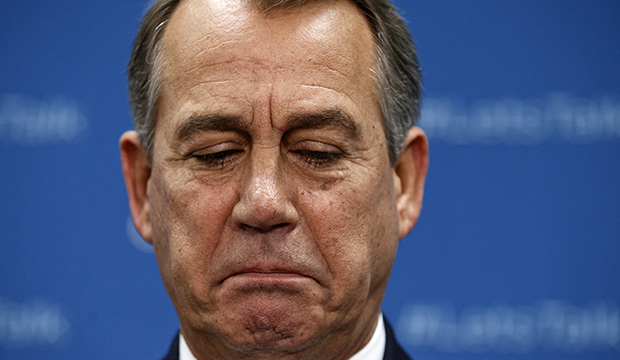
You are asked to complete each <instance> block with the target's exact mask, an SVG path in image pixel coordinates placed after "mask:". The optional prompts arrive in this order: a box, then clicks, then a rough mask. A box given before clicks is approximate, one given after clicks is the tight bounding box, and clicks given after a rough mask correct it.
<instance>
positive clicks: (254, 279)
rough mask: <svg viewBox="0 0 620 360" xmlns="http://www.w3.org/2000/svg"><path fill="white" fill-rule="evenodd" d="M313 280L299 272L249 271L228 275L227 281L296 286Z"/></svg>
mask: <svg viewBox="0 0 620 360" xmlns="http://www.w3.org/2000/svg"><path fill="white" fill-rule="evenodd" d="M309 280H312V279H311V278H309V277H307V276H304V275H300V274H297V273H260V272H247V273H239V274H235V275H233V276H230V277H228V278H227V279H226V280H225V281H228V282H232V283H236V284H246V285H249V284H264V285H269V284H272V285H288V286H295V285H296V284H300V283H303V282H307V281H309Z"/></svg>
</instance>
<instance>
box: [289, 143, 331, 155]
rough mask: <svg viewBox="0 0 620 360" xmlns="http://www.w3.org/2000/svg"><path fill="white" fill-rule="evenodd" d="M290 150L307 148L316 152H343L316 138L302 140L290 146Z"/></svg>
mask: <svg viewBox="0 0 620 360" xmlns="http://www.w3.org/2000/svg"><path fill="white" fill-rule="evenodd" d="M291 150H293V151H295V150H309V151H317V152H330V153H343V151H342V150H341V149H340V148H339V147H337V146H335V145H331V144H327V143H324V142H321V141H316V140H302V141H299V142H297V143H295V144H294V145H293V146H291Z"/></svg>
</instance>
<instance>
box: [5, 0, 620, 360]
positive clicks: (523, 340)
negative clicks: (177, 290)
mask: <svg viewBox="0 0 620 360" xmlns="http://www.w3.org/2000/svg"><path fill="white" fill-rule="evenodd" d="M145 2H146V1H144V0H131V1H129V0H108V1H83V0H58V1H42V0H21V1H2V2H0V359H82V358H88V359H112V358H119V359H156V358H158V357H159V356H161V355H163V354H164V353H165V351H166V349H167V347H168V345H169V342H170V340H171V338H172V336H173V335H174V334H175V333H176V331H177V328H178V324H177V319H176V314H175V312H174V309H173V307H172V305H171V303H170V301H169V300H168V297H167V295H166V293H165V290H164V288H163V285H162V283H161V280H160V278H159V272H158V269H157V265H156V262H155V257H154V256H153V254H152V249H151V248H150V247H149V246H147V245H146V244H144V243H143V242H141V240H140V239H139V238H137V235H136V233H135V231H134V230H133V228H132V227H131V225H130V224H129V225H128V219H129V210H128V205H127V200H126V194H125V188H124V184H123V181H122V176H121V170H120V163H119V157H120V155H119V150H118V145H117V144H118V138H119V136H120V135H121V134H122V133H123V132H124V131H125V130H128V129H130V128H131V127H132V121H131V116H130V112H129V107H128V103H127V87H126V84H125V67H126V63H127V61H128V58H129V54H130V51H131V44H132V41H133V36H134V35H135V32H136V31H137V27H138V24H139V21H140V18H141V15H142V14H143V13H144V11H145V7H146V4H145ZM396 4H397V5H398V7H399V8H400V9H401V10H402V12H403V13H404V15H405V17H406V18H407V20H408V22H409V24H410V27H411V30H412V34H413V37H414V40H415V41H416V44H417V45H418V49H419V59H420V62H421V65H422V68H423V74H424V84H425V85H424V87H425V88H424V92H425V100H424V103H423V112H422V118H421V123H420V124H421V126H422V128H424V129H425V130H426V131H427V133H428V134H429V136H430V142H431V168H430V171H429V176H428V181H427V186H426V196H425V204H424V209H423V211H422V216H421V219H420V222H419V224H418V225H417V227H416V228H415V229H414V231H413V232H412V233H411V235H409V236H408V237H407V238H406V239H404V240H403V242H402V243H401V247H400V249H399V254H398V257H397V262H396V264H395V268H394V273H393V276H392V280H391V283H390V285H389V287H388V291H387V294H386V299H385V302H384V311H385V313H386V314H387V317H388V318H389V319H390V320H391V321H392V323H393V324H394V326H395V328H396V331H397V336H398V337H399V338H400V340H401V342H402V343H403V345H404V346H405V347H406V348H407V350H408V351H409V352H410V353H411V354H413V355H414V356H415V357H416V359H418V360H423V359H446V360H448V359H480V360H483V359H496V358H498V357H501V358H502V359H519V360H520V359H592V358H596V359H618V358H620V189H619V186H620V22H619V21H618V19H620V3H619V2H617V1H611V0H609V1H605V0H598V1H586V0H565V1H540V0H537V1H534V0H519V1H516V0H513V1H501V2H499V1H490V0H489V1H483V0H472V1H449V0H434V1H426V2H420V1H410V0H400V1H397V2H396Z"/></svg>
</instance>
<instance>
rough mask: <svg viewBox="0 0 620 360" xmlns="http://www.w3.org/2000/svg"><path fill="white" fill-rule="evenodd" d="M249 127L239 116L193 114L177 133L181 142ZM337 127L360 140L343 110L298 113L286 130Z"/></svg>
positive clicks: (357, 132) (355, 128)
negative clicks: (204, 133) (213, 132)
mask: <svg viewBox="0 0 620 360" xmlns="http://www.w3.org/2000/svg"><path fill="white" fill-rule="evenodd" d="M246 126H247V125H245V122H244V121H243V119H242V118H241V117H239V116H231V115H223V114H193V115H191V116H190V117H189V118H188V119H187V121H186V122H185V123H184V124H183V125H182V126H180V127H179V128H178V130H177V131H176V138H177V140H178V141H180V142H184V141H187V140H189V139H191V138H192V137H193V136H195V135H196V134H199V133H201V132H206V131H238V130H241V129H244V128H245V127H246ZM325 127H335V128H341V129H344V131H345V132H346V134H347V135H348V137H349V138H352V139H358V138H359V135H360V130H359V127H358V126H357V124H356V123H355V121H354V120H353V117H352V116H351V115H349V114H348V113H347V112H345V111H343V110H342V109H339V108H335V109H326V110H321V111H318V112H313V113H297V114H292V115H290V116H289V117H288V118H287V120H286V128H287V129H289V130H293V129H321V128H325Z"/></svg>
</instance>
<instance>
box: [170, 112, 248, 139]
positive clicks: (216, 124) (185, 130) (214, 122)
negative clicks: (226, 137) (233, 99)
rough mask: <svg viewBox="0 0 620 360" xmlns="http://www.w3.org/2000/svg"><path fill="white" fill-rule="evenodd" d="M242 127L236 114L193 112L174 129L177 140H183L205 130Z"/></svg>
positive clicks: (240, 120)
mask: <svg viewBox="0 0 620 360" xmlns="http://www.w3.org/2000/svg"><path fill="white" fill-rule="evenodd" d="M242 127H243V120H242V119H241V117H238V116H230V115H222V114H206V115H199V114H193V115H191V116H190V117H189V118H188V120H187V121H186V122H185V123H184V124H183V125H182V126H181V127H179V128H178V130H177V131H176V138H177V140H179V141H181V142H183V141H187V140H189V139H191V138H192V137H193V136H195V135H196V134H198V133H201V132H205V131H232V130H238V129H241V128H242Z"/></svg>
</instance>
